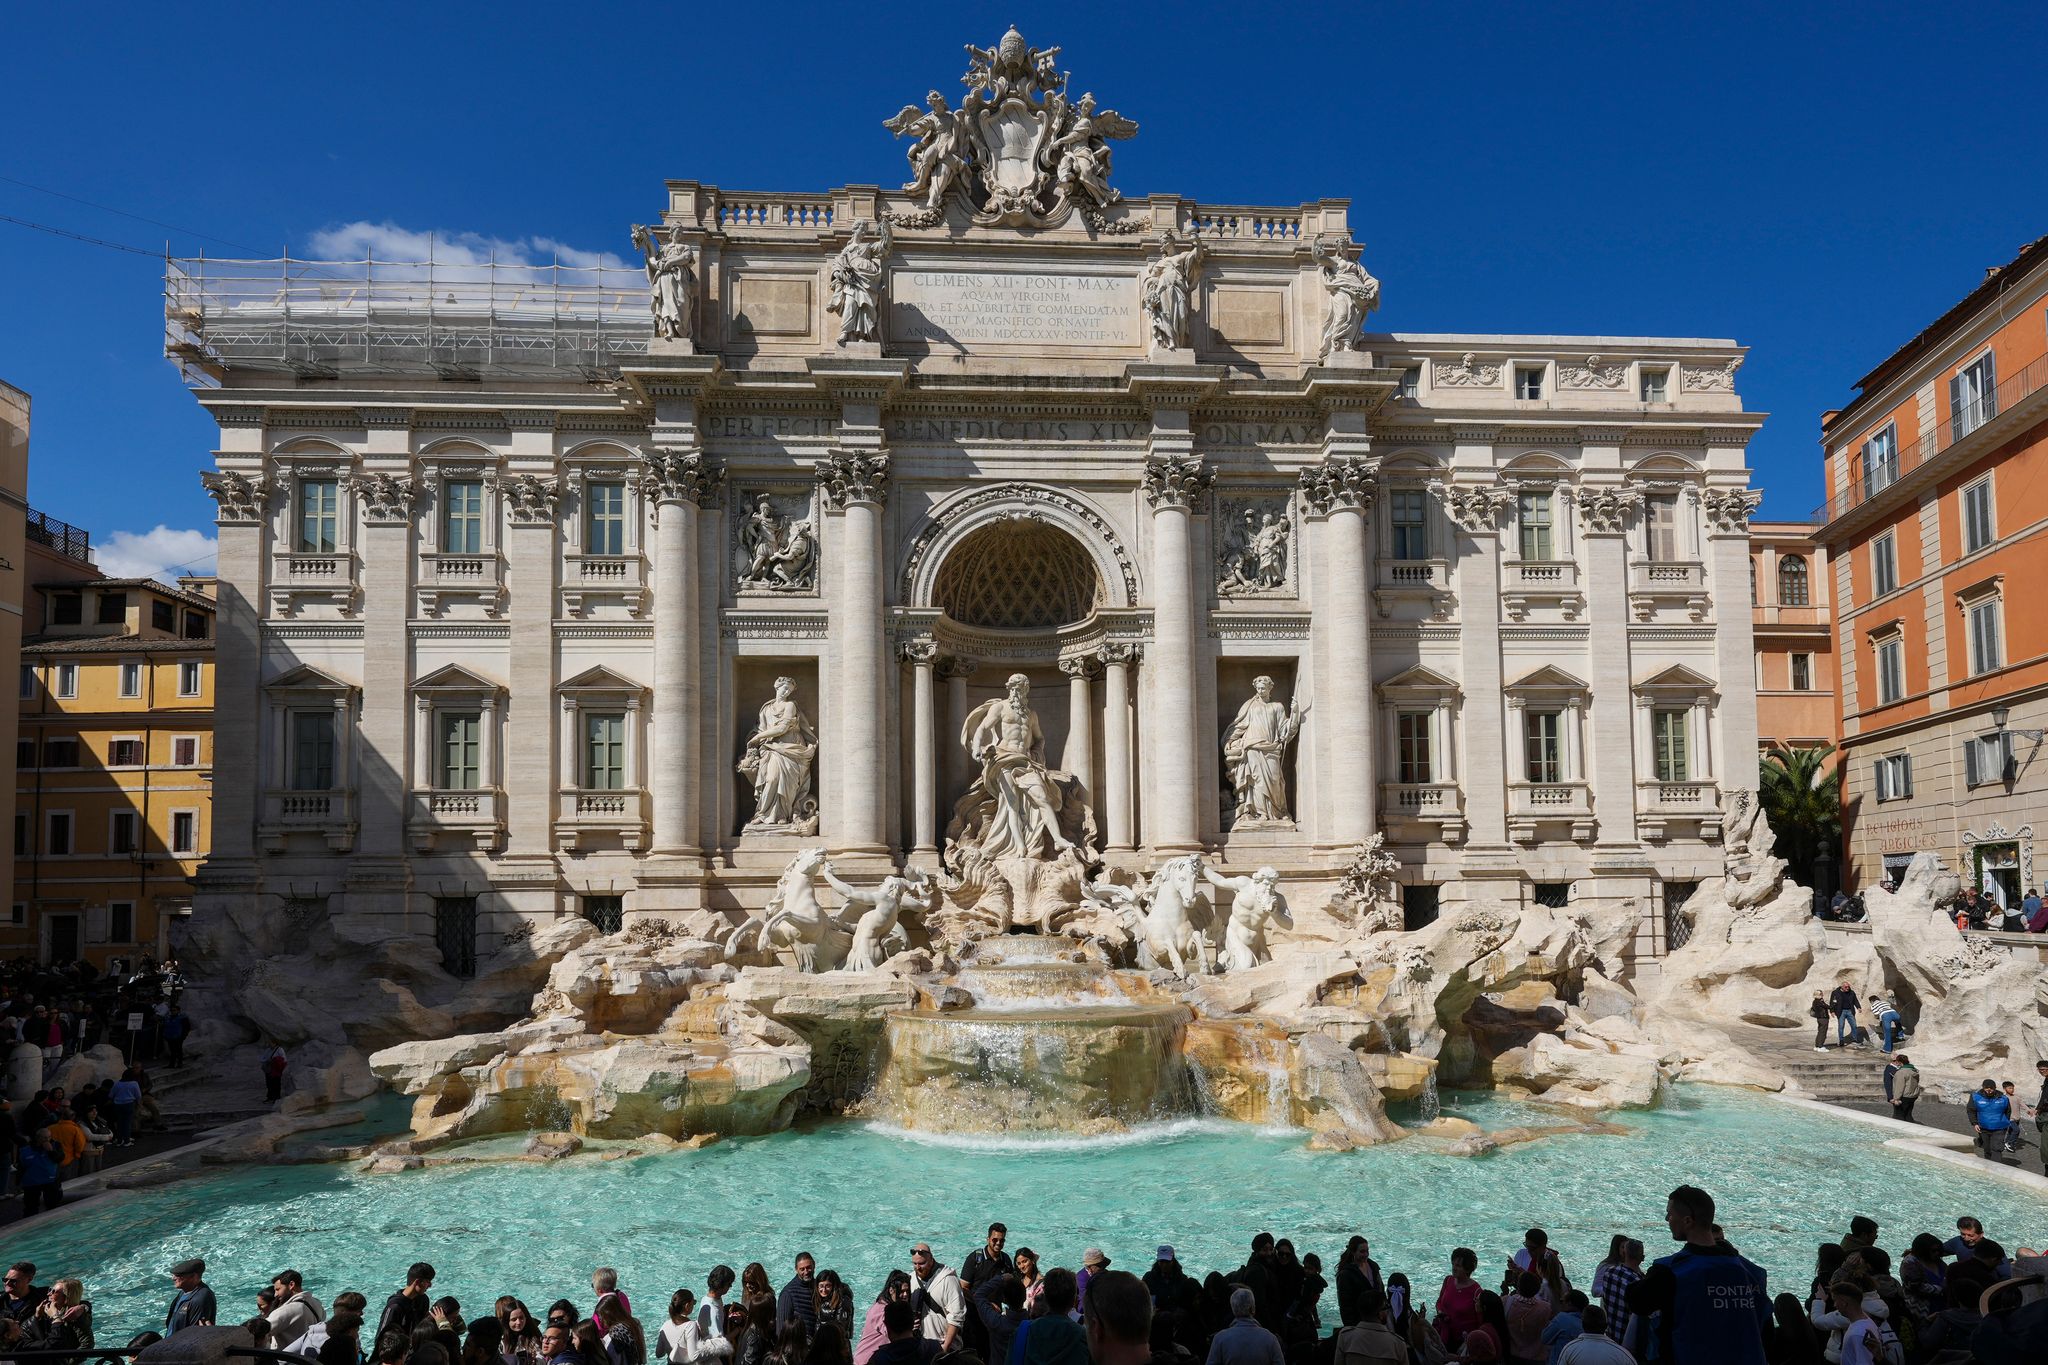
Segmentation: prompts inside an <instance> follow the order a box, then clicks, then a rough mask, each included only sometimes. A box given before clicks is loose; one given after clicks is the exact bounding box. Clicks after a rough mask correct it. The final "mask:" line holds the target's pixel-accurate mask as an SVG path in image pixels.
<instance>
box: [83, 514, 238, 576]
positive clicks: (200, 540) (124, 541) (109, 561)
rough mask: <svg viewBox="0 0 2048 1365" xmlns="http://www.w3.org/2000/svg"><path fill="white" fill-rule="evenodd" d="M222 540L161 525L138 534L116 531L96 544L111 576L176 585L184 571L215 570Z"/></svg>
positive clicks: (98, 558) (95, 550)
mask: <svg viewBox="0 0 2048 1365" xmlns="http://www.w3.org/2000/svg"><path fill="white" fill-rule="evenodd" d="M219 552H220V545H219V542H217V541H216V540H214V538H213V537H212V536H210V535H208V534H206V532H204V531H174V530H172V529H171V528H170V527H168V526H165V525H162V524H161V523H159V524H158V526H157V527H156V529H155V530H153V531H145V532H143V533H142V534H140V535H137V534H136V533H135V532H133V531H116V532H114V533H113V534H112V535H110V536H108V537H106V538H105V539H104V540H102V541H101V542H100V543H99V544H98V545H96V546H94V547H93V559H94V561H95V562H96V563H98V565H99V566H100V572H101V573H103V574H105V575H106V576H107V577H108V578H156V579H161V580H162V581H164V582H165V583H169V584H173V585H175V584H176V583H177V580H178V575H179V574H181V573H212V572H213V570H214V564H215V561H216V558H217V556H218V554H219Z"/></svg>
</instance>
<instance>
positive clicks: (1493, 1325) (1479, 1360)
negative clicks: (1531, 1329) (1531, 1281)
mask: <svg viewBox="0 0 2048 1365" xmlns="http://www.w3.org/2000/svg"><path fill="white" fill-rule="evenodd" d="M1537 1279H1538V1280H1539V1281H1540V1280H1541V1279H1542V1277H1541V1276H1538V1277H1537ZM1507 1343H1508V1314H1507V1306H1506V1305H1505V1304H1503V1303H1502V1302H1501V1301H1500V1295H1498V1294H1496V1293H1494V1292H1493V1291H1492V1290H1491V1289H1482V1290H1480V1291H1479V1325H1478V1326H1477V1327H1474V1328H1473V1329H1472V1330H1471V1331H1469V1332H1467V1333H1465V1342H1464V1348H1463V1349H1462V1350H1461V1351H1460V1352H1459V1353H1458V1356H1457V1359H1458V1360H1459V1361H1460V1362H1462V1363H1463V1365H1497V1363H1498V1362H1500V1361H1504V1360H1506V1359H1507V1358H1508V1346H1507Z"/></svg>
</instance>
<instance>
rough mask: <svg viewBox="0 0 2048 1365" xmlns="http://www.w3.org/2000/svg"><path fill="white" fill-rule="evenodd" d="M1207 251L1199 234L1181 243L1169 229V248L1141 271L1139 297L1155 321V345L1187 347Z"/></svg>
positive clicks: (1170, 348)
mask: <svg viewBox="0 0 2048 1365" xmlns="http://www.w3.org/2000/svg"><path fill="white" fill-rule="evenodd" d="M1176 248H1178V249H1176ZM1204 254H1206V252H1205V248H1204V247H1203V246H1202V242H1201V239H1200V238H1196V239H1195V240H1193V241H1191V242H1189V243H1188V244H1187V245H1186V246H1181V245H1180V241H1179V239H1178V238H1177V237H1175V236H1174V235H1173V234H1172V233H1171V232H1168V233H1167V235H1166V249H1165V250H1164V251H1163V252H1162V253H1161V254H1160V256H1159V257H1158V259H1157V260H1152V261H1147V262H1146V263H1145V268H1144V269H1143V270H1141V271H1139V272H1138V299H1139V302H1140V303H1141V304H1142V305H1143V307H1144V309H1145V318H1146V320H1147V321H1148V322H1150V323H1151V324H1152V344H1153V345H1155V346H1161V347H1165V348H1166V349H1168V350H1186V349H1187V347H1188V324H1189V322H1190V320H1191V319H1192V318H1193V316H1194V297H1195V281H1196V280H1197V279H1199V278H1200V276H1201V273H1202V257H1203V255H1204Z"/></svg>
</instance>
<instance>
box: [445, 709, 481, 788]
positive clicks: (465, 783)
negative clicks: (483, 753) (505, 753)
mask: <svg viewBox="0 0 2048 1365" xmlns="http://www.w3.org/2000/svg"><path fill="white" fill-rule="evenodd" d="M436 719H437V720H438V721H439V722H440V731H441V770H440V772H439V773H437V774H435V779H436V780H435V785H436V786H437V787H439V788H440V789H441V790H443V791H462V792H466V791H475V790H476V789H477V787H478V786H479V785H480V776H481V774H480V772H479V770H478V767H477V743H478V739H479V738H480V736H481V735H482V733H483V725H482V718H481V717H480V716H479V715H478V714H477V713H476V712H475V711H441V712H438V713H436Z"/></svg>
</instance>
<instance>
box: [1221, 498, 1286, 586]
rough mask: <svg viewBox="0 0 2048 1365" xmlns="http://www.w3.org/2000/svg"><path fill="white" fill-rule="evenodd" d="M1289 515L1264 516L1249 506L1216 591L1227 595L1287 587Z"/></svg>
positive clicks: (1232, 541)
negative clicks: (1287, 516)
mask: <svg viewBox="0 0 2048 1365" xmlns="http://www.w3.org/2000/svg"><path fill="white" fill-rule="evenodd" d="M1287 541H1288V526H1287V518H1286V517H1285V516H1284V515H1282V514H1281V513H1278V512H1267V513H1265V514H1264V515H1263V517H1262V516H1261V515H1260V514H1259V513H1258V512H1256V511H1254V510H1253V509H1251V508H1249V507H1247V508H1245V510H1244V517H1243V519H1242V520H1241V521H1240V522H1239V524H1238V528H1237V530H1236V532H1235V533H1234V534H1233V535H1232V536H1231V539H1230V544H1229V548H1228V549H1226V550H1225V551H1224V558H1223V576H1222V578H1221V579H1219V580H1218V581H1217V584H1216V590H1217V591H1218V592H1220V593H1222V594H1223V595H1224V596H1226V597H1231V596H1235V595H1237V594H1239V593H1257V592H1274V591H1277V590H1278V589H1280V588H1284V587H1286V586H1287Z"/></svg>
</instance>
